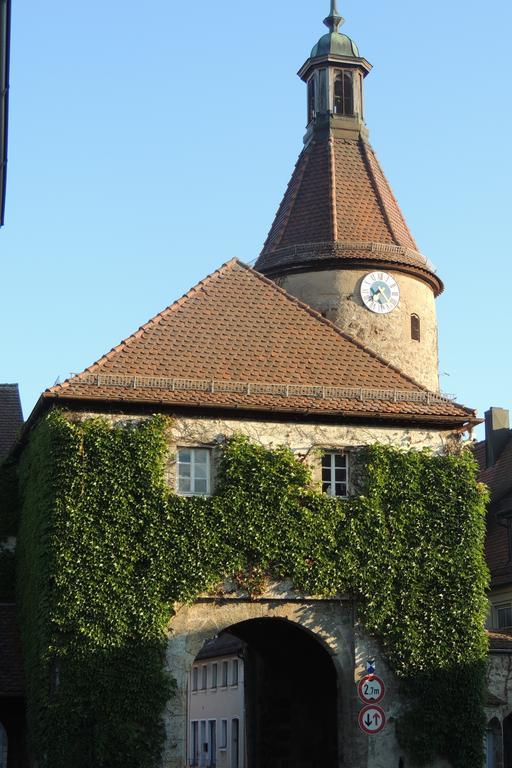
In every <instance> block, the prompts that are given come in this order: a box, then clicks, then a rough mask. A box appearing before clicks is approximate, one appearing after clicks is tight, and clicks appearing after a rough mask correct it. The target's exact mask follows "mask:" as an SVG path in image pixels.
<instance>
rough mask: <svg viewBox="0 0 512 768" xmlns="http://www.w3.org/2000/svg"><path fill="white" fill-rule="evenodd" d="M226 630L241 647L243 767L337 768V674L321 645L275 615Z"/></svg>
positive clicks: (308, 634) (297, 627) (306, 632)
mask: <svg viewBox="0 0 512 768" xmlns="http://www.w3.org/2000/svg"><path fill="white" fill-rule="evenodd" d="M228 632H229V633H230V634H231V635H234V636H236V637H238V638H240V640H242V641H243V643H244V647H245V652H244V656H245V712H246V722H247V724H246V729H245V732H246V756H247V761H246V763H247V765H246V768H260V766H265V768H292V767H293V768H297V767H298V766H300V768H337V766H338V764H339V761H338V727H337V723H338V685H337V673H336V669H335V666H334V664H333V661H332V657H331V655H330V654H329V653H328V652H327V651H326V650H325V648H324V647H323V645H322V644H321V643H320V642H319V641H318V640H317V639H316V638H315V637H314V635H313V634H312V633H311V632H308V631H305V630H304V628H303V627H301V626H300V625H297V624H295V623H293V622H290V621H287V620H285V619H280V618H265V619H251V620H249V621H244V622H242V623H240V624H236V625H234V626H231V627H229V628H228Z"/></svg>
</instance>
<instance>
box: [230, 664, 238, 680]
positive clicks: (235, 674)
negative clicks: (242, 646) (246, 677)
mask: <svg viewBox="0 0 512 768" xmlns="http://www.w3.org/2000/svg"><path fill="white" fill-rule="evenodd" d="M231 685H238V659H233V662H232V665H231Z"/></svg>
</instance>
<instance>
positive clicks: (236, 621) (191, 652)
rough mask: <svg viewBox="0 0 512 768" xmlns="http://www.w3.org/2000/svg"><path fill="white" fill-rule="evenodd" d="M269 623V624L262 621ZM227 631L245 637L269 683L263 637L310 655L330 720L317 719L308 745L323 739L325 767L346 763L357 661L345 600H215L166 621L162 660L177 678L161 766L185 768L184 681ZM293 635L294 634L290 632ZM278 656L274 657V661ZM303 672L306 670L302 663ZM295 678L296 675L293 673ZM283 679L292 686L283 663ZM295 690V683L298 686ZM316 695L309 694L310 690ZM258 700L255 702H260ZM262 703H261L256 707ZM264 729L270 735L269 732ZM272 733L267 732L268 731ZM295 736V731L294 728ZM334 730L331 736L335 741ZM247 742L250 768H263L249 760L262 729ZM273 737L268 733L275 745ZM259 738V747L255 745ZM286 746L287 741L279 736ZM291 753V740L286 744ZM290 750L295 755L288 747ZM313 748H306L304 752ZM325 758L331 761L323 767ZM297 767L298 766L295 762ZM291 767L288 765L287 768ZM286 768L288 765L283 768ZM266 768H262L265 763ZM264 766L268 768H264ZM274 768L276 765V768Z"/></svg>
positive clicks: (298, 713)
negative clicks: (325, 686) (326, 684)
mask: <svg viewBox="0 0 512 768" xmlns="http://www.w3.org/2000/svg"><path fill="white" fill-rule="evenodd" d="M267 622H268V623H267ZM225 631H229V632H230V633H236V634H237V635H238V636H240V637H242V635H243V636H244V637H243V638H242V639H244V641H245V642H247V645H248V647H249V648H252V652H253V654H254V658H255V660H254V661H253V663H259V664H262V663H263V664H264V665H265V664H266V667H267V671H268V674H267V680H268V677H269V675H270V676H271V674H272V667H274V669H275V666H276V665H275V664H274V665H273V664H272V658H271V657H272V654H271V653H270V649H269V648H268V647H267V648H265V642H266V641H265V636H268V635H269V634H272V639H271V640H270V641H269V642H270V643H271V645H273V647H274V650H275V649H276V647H277V646H279V645H280V643H281V642H285V643H286V642H292V640H291V639H290V638H293V641H296V642H297V647H298V649H299V651H302V654H303V655H307V654H309V653H311V654H312V657H313V659H314V665H315V670H316V671H317V672H319V671H320V672H321V676H322V679H323V680H324V681H325V680H326V679H327V678H328V677H329V676H330V680H331V685H332V687H331V691H330V693H329V696H328V699H327V702H328V703H327V702H326V707H324V708H323V709H322V707H320V712H323V713H324V715H325V717H326V719H327V721H328V722H329V723H330V730H329V728H328V729H327V731H328V732H329V733H330V735H329V736H327V737H325V736H323V735H322V734H325V733H326V729H322V727H321V716H320V715H319V716H318V717H316V720H315V725H314V728H313V740H315V742H316V743H317V744H318V741H319V740H321V739H322V738H325V744H323V745H322V746H321V747H318V749H320V752H321V754H322V755H323V756H324V758H325V759H324V762H323V763H322V768H324V766H325V768H340V766H342V765H348V763H347V762H344V761H343V745H344V742H345V740H346V739H347V740H348V739H349V738H350V732H351V723H352V720H353V712H351V707H352V701H351V696H352V694H353V688H354V656H353V617H352V610H351V606H350V604H349V603H348V602H345V603H344V602H343V601H340V600H331V601H330V600H325V601H322V600H308V601H304V600H298V599H295V600H290V599H283V600H259V601H249V600H240V599H221V600H215V599H210V598H203V599H202V600H199V601H198V602H196V603H195V604H193V605H181V606H177V607H176V613H175V615H174V617H173V619H172V620H171V622H170V637H169V644H168V652H167V663H168V666H169V669H170V671H171V673H172V676H173V677H174V679H175V680H176V694H175V696H174V697H173V699H172V701H171V703H170V706H169V711H168V717H167V718H166V727H167V744H166V751H165V755H164V763H163V765H164V766H165V768H185V766H186V765H187V736H188V724H187V706H188V679H189V673H190V671H191V668H192V665H193V664H194V660H195V659H196V657H197V655H198V654H199V652H200V650H201V648H202V647H203V644H204V643H205V641H207V640H210V639H212V638H214V637H216V636H218V635H220V634H222V633H223V632H225ZM295 633H298V634H295ZM275 660H276V657H274V661H275ZM290 660H291V661H293V663H295V664H296V665H298V661H297V655H296V654H290ZM303 666H304V667H307V665H306V663H305V659H304V664H303ZM297 673H298V674H300V673H301V670H300V669H299V670H297ZM284 677H285V681H286V680H288V681H290V679H291V677H292V671H291V666H290V664H288V665H287V670H286V674H285V676H284ZM296 690H300V686H299V687H298V688H296ZM309 691H310V695H313V696H316V697H317V698H318V695H319V694H318V691H317V692H316V693H315V688H314V685H313V686H312V687H310V688H309ZM312 691H313V693H312V694H311V692H312ZM258 696H259V697H260V698H259V699H258ZM262 696H263V693H262V692H261V691H260V693H259V694H258V693H256V698H254V699H253V706H257V707H258V706H259V708H260V711H261V701H262V698H261V697H262ZM258 701H260V704H256V705H255V704H254V702H258ZM277 706H278V702H277V701H276V700H275V698H274V699H272V697H271V710H273V711H275V710H276V707H277ZM307 711H308V708H307V706H306V705H301V706H299V707H298V710H297V709H296V710H294V711H293V712H292V715H293V717H295V718H298V720H301V719H302V720H304V718H305V717H306V716H307ZM268 733H269V731H267V734H268ZM270 733H271V732H270ZM295 733H297V727H295ZM333 733H334V736H333ZM249 738H250V739H251V738H252V747H251V749H252V757H253V761H252V765H251V764H250V763H249V768H261V765H257V764H256V763H255V761H254V755H255V751H254V750H256V754H260V753H261V751H262V750H263V749H264V746H263V742H262V736H261V731H260V735H258V734H255V733H254V732H253V733H252V735H250V736H249ZM275 738H277V737H276V736H275V734H274V735H273V736H272V739H274V743H275ZM255 739H256V743H257V746H254V743H255V742H254V740H255ZM284 742H286V739H284ZM284 746H285V749H288V751H290V745H289V738H288V746H286V744H285V745H284ZM292 751H293V750H292ZM309 751H311V750H309ZM283 759H284V758H283ZM325 760H327V761H328V762H325ZM296 764H297V765H298V763H296ZM291 765H293V766H295V764H294V763H290V766H291ZM310 765H311V766H312V768H316V767H315V763H314V762H313V763H312V762H311V760H310V761H309V763H308V762H304V768H310ZM282 766H283V768H285V766H286V762H283V763H282ZM265 768H267V766H265ZM268 768H271V766H270V765H269V766H268ZM276 768H281V766H279V764H276Z"/></svg>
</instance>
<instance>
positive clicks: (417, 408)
mask: <svg viewBox="0 0 512 768" xmlns="http://www.w3.org/2000/svg"><path fill="white" fill-rule="evenodd" d="M308 388H309V389H308ZM43 398H44V399H49V398H55V399H73V400H74V399H78V400H90V401H117V402H123V403H130V402H132V403H151V404H169V405H180V406H181V405H184V406H195V407H217V408H237V409H244V410H249V411H252V410H263V411H280V412H292V413H302V414H304V413H316V414H334V415H336V416H338V417H339V416H343V415H345V416H347V415H355V416H357V415H359V416H363V417H369V416H371V417H376V418H386V417H388V418H393V419H395V420H396V419H397V418H404V419H405V418H408V417H409V418H410V419H415V420H417V421H422V422H427V421H428V422H435V423H438V424H440V423H446V424H450V425H459V426H462V425H463V424H465V423H467V422H472V421H473V420H474V418H475V413H474V411H471V410H469V409H467V408H464V407H462V406H460V405H458V404H456V403H452V402H451V401H448V400H446V399H443V398H441V397H439V396H436V395H435V394H433V393H428V392H427V390H425V389H424V388H423V387H422V386H421V385H420V384H418V383H416V382H415V381H413V380H412V379H410V378H409V377H408V376H406V375H405V374H403V373H402V372H401V371H399V370H398V369H396V368H394V367H393V366H392V365H390V364H388V363H387V362H386V361H385V360H383V359H381V358H380V357H378V356H377V355H376V354H375V353H373V352H372V351H370V350H369V349H367V348H366V347H364V346H362V345H361V344H360V343H359V342H357V341H354V340H353V339H352V338H350V337H349V336H348V335H346V334H344V333H343V332H341V331H340V330H338V329H337V328H336V326H334V325H333V324H332V323H330V322H329V321H328V320H325V319H324V318H323V317H322V316H321V315H319V314H318V313H317V312H315V311H314V310H312V309H311V308H310V307H308V306H306V305H305V304H302V303H301V302H299V301H298V300H297V299H295V298H293V297H291V296H289V295H288V294H287V293H286V292H285V291H283V290H282V289H281V288H278V287H277V286H276V285H275V284H274V283H273V282H272V281H270V280H268V279H267V278H265V277H263V276H262V275H260V274H259V273H258V272H255V271H254V270H252V269H250V268H249V267H247V266H245V265H244V264H242V263H241V262H239V261H236V260H233V261H231V262H228V263H227V264H225V265H224V266H222V267H221V268H220V269H219V270H218V271H217V272H214V273H213V274H212V275H210V276H209V277H207V278H206V279H205V280H203V281H202V282H200V283H199V284H198V285H197V286H196V287H195V288H193V289H192V290H191V291H190V292H189V293H187V294H186V295H185V296H183V297H182V298H181V299H179V300H178V301H176V302H175V303H174V304H172V305H171V306H170V307H168V308H167V309H165V310H164V311H163V312H161V313H160V314H159V315H157V316H156V317H155V318H153V319H152V320H150V321H149V322H148V323H146V325H144V326H142V327H141V328H140V329H139V330H138V331H137V332H136V333H135V334H133V335H132V336H130V337H129V338H128V339H126V340H125V341H123V342H121V344H119V346H117V347H115V348H114V349H113V350H111V351H110V352H109V353H108V354H107V355H105V356H104V357H102V358H101V359H100V360H99V361H98V362H97V363H95V364H94V365H92V366H91V367H90V368H87V369H86V370H85V371H84V372H83V373H81V374H79V375H77V376H74V377H73V378H71V379H68V380H67V381H65V382H63V383H62V384H58V385H57V386H54V387H52V388H51V389H48V390H46V392H44V393H43Z"/></svg>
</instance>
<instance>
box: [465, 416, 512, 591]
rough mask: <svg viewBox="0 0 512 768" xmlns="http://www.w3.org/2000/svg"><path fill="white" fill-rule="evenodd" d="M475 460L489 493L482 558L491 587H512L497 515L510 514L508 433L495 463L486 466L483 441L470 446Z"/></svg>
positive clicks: (504, 532) (504, 533) (502, 527)
mask: <svg viewBox="0 0 512 768" xmlns="http://www.w3.org/2000/svg"><path fill="white" fill-rule="evenodd" d="M474 454H475V458H476V460H477V462H478V465H479V467H480V472H479V473H478V479H479V481H480V482H481V483H485V484H486V485H487V486H488V488H489V490H490V493H491V497H490V503H489V509H488V513H487V535H486V540H485V555H486V559H487V565H488V567H489V570H490V572H491V585H492V586H494V587H497V586H500V585H503V584H509V583H512V563H511V562H510V550H509V533H508V529H507V525H506V523H505V522H504V520H503V519H501V515H502V514H503V513H512V430H510V434H509V439H508V442H507V443H506V444H505V446H504V448H503V450H502V452H501V453H500V455H499V457H498V459H497V460H496V462H495V463H494V464H493V465H492V466H491V467H487V466H486V445H485V440H482V441H481V442H480V443H477V444H476V445H475V446H474Z"/></svg>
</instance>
